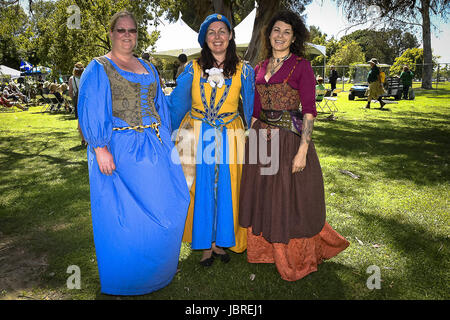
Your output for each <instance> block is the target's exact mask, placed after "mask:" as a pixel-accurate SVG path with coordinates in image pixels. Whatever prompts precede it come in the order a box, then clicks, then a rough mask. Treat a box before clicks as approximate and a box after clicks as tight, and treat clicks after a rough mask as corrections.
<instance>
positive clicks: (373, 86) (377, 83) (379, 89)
mask: <svg viewBox="0 0 450 320" xmlns="http://www.w3.org/2000/svg"><path fill="white" fill-rule="evenodd" d="M368 63H369V64H370V67H371V68H370V71H369V73H368V74H367V82H368V83H369V88H368V89H367V91H366V95H367V104H366V109H370V102H371V101H372V100H378V101H379V102H380V108H383V107H384V105H385V104H386V103H385V102H384V101H383V100H382V99H381V95H382V94H384V88H383V85H382V83H381V77H380V68H378V60H377V59H375V58H372V59H371V60H370V61H368Z"/></svg>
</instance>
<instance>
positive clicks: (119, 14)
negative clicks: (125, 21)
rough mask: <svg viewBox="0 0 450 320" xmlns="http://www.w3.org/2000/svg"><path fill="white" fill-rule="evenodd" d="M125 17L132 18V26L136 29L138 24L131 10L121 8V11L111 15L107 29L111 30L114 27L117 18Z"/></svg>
mask: <svg viewBox="0 0 450 320" xmlns="http://www.w3.org/2000/svg"><path fill="white" fill-rule="evenodd" d="M125 17H130V18H131V20H133V22H134V26H135V27H136V29H137V27H138V24H137V21H136V18H135V17H134V15H133V14H132V13H131V12H129V11H128V10H122V11H119V12H117V13H115V14H114V15H113V16H112V17H111V20H110V22H109V31H111V32H113V31H114V28H115V27H116V23H117V20H119V19H120V18H125Z"/></svg>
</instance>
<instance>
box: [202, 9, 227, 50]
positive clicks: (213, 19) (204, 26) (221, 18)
mask: <svg viewBox="0 0 450 320" xmlns="http://www.w3.org/2000/svg"><path fill="white" fill-rule="evenodd" d="M216 21H222V22H223V23H225V24H226V25H227V26H228V29H229V30H230V31H231V24H230V21H228V19H227V18H226V17H225V16H224V15H221V14H218V13H214V14H211V15H209V16H207V17H206V19H205V21H203V23H202V25H201V26H200V30H199V32H198V43H200V47H203V45H204V44H205V37H206V31H207V30H208V27H209V25H210V24H211V23H213V22H216Z"/></svg>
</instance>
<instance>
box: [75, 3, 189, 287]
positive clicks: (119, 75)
mask: <svg viewBox="0 0 450 320" xmlns="http://www.w3.org/2000/svg"><path fill="white" fill-rule="evenodd" d="M110 37H111V42H112V50H111V52H109V53H108V54H106V55H105V56H103V57H99V58H95V59H94V60H92V61H91V63H90V64H89V65H88V66H87V68H86V70H85V72H84V73H83V76H82V78H81V83H80V93H79V100H78V112H79V119H80V126H81V129H82V132H83V135H84V137H85V139H86V141H87V142H88V143H89V147H88V152H87V156H88V168H89V182H90V194H91V211H92V225H93V232H94V242H95V249H96V255H97V263H98V269H99V276H100V284H101V292H102V293H105V294H112V295H141V294H146V293H149V292H152V291H155V290H158V289H160V288H162V287H164V286H166V285H167V284H168V283H169V282H170V281H171V280H172V278H173V276H174V275H175V273H176V270H177V265H178V258H179V253H180V246H181V238H182V234H183V228H184V223H185V219H186V214H187V208H188V205H189V191H188V188H187V185H186V180H185V178H184V175H183V171H182V168H181V166H180V165H179V164H177V163H179V161H177V159H174V158H173V157H178V154H177V153H176V152H173V149H174V145H173V143H172V141H171V138H170V135H171V125H170V115H169V112H168V107H167V104H166V101H165V97H164V94H163V93H162V90H161V87H160V83H159V78H158V74H157V72H156V70H155V68H154V66H153V65H151V64H150V63H148V62H145V61H143V60H141V59H137V58H135V57H134V56H133V54H132V53H133V49H134V48H135V46H136V41H137V23H136V20H135V18H134V17H133V15H132V14H130V13H129V12H127V11H122V12H119V13H117V14H116V15H114V16H113V18H112V20H111V25H110Z"/></svg>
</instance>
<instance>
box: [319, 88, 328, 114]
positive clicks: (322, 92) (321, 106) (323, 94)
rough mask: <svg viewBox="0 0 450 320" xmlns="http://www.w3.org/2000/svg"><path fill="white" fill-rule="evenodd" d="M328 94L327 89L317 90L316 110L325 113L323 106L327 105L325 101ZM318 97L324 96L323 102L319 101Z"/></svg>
mask: <svg viewBox="0 0 450 320" xmlns="http://www.w3.org/2000/svg"><path fill="white" fill-rule="evenodd" d="M326 92H327V90H326V89H318V90H316V109H317V110H320V111H322V112H325V111H324V110H323V106H324V104H325V102H324V99H325V93H326ZM317 96H322V100H317Z"/></svg>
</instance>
